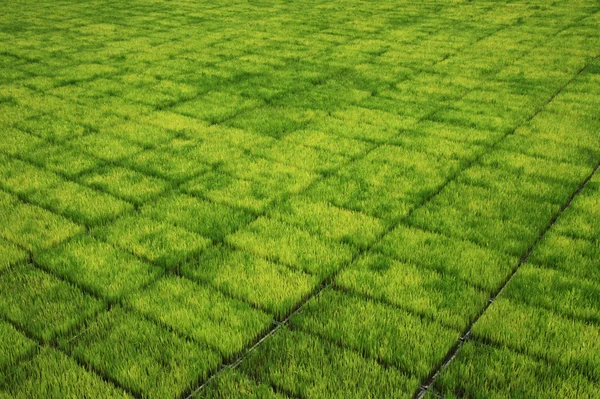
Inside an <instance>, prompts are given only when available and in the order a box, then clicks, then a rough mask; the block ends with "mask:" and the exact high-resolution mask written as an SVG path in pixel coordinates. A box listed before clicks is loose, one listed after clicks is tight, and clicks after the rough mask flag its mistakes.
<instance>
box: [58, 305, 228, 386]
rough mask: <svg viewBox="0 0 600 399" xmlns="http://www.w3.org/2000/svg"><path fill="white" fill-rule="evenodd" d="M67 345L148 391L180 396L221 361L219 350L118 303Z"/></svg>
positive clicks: (125, 381) (101, 368) (122, 381)
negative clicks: (181, 334)
mask: <svg viewBox="0 0 600 399" xmlns="http://www.w3.org/2000/svg"><path fill="white" fill-rule="evenodd" d="M63 346H64V347H65V348H66V349H67V350H68V351H69V353H72V355H73V356H74V357H76V358H78V359H80V360H81V361H83V362H85V363H88V364H90V365H92V366H93V367H94V369H96V370H99V371H101V372H102V373H106V374H107V375H109V376H110V377H111V378H112V379H114V380H116V381H118V382H119V384H121V385H122V386H124V387H127V388H128V389H129V390H131V391H133V392H135V393H137V394H138V395H140V396H144V397H150V396H151V397H176V396H178V395H181V394H182V393H183V392H184V391H186V390H189V389H191V388H192V387H193V385H194V384H195V383H196V382H197V381H198V379H200V378H204V377H205V376H206V375H207V374H208V373H209V372H210V371H212V370H214V369H215V368H216V367H217V365H218V364H219V361H220V358H219V356H218V355H217V354H216V353H215V352H213V351H211V350H209V349H206V348H204V347H202V346H200V345H197V344H195V343H193V342H190V341H187V340H184V339H182V338H180V337H179V336H177V335H175V334H174V333H172V332H169V331H168V330H166V329H164V328H161V327H159V326H157V325H155V324H153V323H151V322H149V321H147V320H145V319H143V318H141V317H140V316H137V315H136V314H134V313H128V312H126V311H124V310H123V309H121V308H118V307H117V308H114V309H112V310H111V311H109V312H107V313H104V314H102V315H101V316H100V317H98V318H97V319H96V320H95V321H93V322H91V323H89V324H88V325H87V326H86V329H85V331H84V333H83V334H81V335H79V336H77V337H76V338H75V339H74V340H71V341H65V342H64V343H63Z"/></svg>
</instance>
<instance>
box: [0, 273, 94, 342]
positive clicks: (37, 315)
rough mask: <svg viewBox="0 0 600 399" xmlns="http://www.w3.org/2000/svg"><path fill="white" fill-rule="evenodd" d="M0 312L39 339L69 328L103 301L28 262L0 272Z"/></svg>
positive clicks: (48, 338) (89, 314) (91, 313)
mask: <svg viewBox="0 0 600 399" xmlns="http://www.w3.org/2000/svg"><path fill="white" fill-rule="evenodd" d="M0 286H1V287H2V291H0V313H1V314H2V315H3V316H4V317H6V318H7V319H8V320H10V321H11V322H13V323H15V324H16V325H18V326H20V327H21V328H23V329H25V330H27V331H29V332H30V333H31V334H33V335H35V336H36V337H37V338H39V339H40V340H42V341H50V340H52V339H54V338H56V337H57V336H59V335H61V334H65V333H67V332H69V331H70V330H71V329H72V328H74V327H76V326H77V325H79V324H80V323H81V322H82V321H83V320H85V319H86V318H88V317H90V316H92V315H93V314H94V313H96V312H97V311H99V310H100V309H101V308H102V307H103V304H102V302H100V301H99V300H97V299H94V298H92V297H90V296H88V295H86V294H84V293H83V292H81V291H80V290H79V289H77V288H75V287H73V286H72V285H70V284H67V283H65V282H63V281H61V280H59V279H58V278H56V277H54V276H52V275H49V274H47V273H44V272H42V271H41V270H39V269H36V268H35V267H33V266H31V265H21V266H18V267H14V268H12V269H11V270H10V271H8V272H6V273H4V274H2V275H0Z"/></svg>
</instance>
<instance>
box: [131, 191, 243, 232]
mask: <svg viewBox="0 0 600 399" xmlns="http://www.w3.org/2000/svg"><path fill="white" fill-rule="evenodd" d="M141 212H142V215H144V216H149V217H152V218H154V219H157V220H164V221H166V222H169V223H172V224H174V225H176V226H181V227H184V228H186V229H188V230H190V231H193V232H196V233H199V234H201V235H203V236H205V237H210V238H212V239H213V240H217V241H219V240H222V239H223V238H224V237H225V236H226V235H227V234H229V233H231V232H233V231H235V230H237V229H238V228H240V227H241V226H244V225H246V224H247V223H249V222H250V221H251V220H252V216H251V215H249V214H248V213H246V212H244V211H242V210H240V209H235V208H231V207H228V206H226V205H221V204H216V203H213V202H210V201H205V200H201V199H198V198H194V197H191V196H188V195H180V194H175V195H172V196H167V197H163V198H161V199H160V200H159V201H157V202H156V203H153V204H148V205H146V206H144V207H143V208H142V211H141Z"/></svg>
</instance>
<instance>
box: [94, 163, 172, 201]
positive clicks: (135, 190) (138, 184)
mask: <svg viewBox="0 0 600 399" xmlns="http://www.w3.org/2000/svg"><path fill="white" fill-rule="evenodd" d="M83 182H85V183H86V184H89V185H90V186H93V187H97V188H98V189H100V190H103V191H106V192H108V193H111V194H113V195H116V196H117V197H120V198H123V199H125V200H127V201H131V202H133V203H135V204H141V203H144V202H145V201H148V200H149V199H152V198H154V197H156V196H157V195H159V194H160V193H161V192H163V191H164V190H166V189H167V187H168V183H166V182H164V181H163V180H160V179H157V178H155V177H150V176H146V175H144V174H142V173H139V172H135V171H133V170H129V169H125V168H109V169H105V170H100V171H99V172H95V173H93V174H91V175H88V176H86V177H84V178H83Z"/></svg>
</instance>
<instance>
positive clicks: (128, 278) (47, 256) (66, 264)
mask: <svg viewBox="0 0 600 399" xmlns="http://www.w3.org/2000/svg"><path fill="white" fill-rule="evenodd" d="M35 261H36V262H37V263H39V264H40V265H42V266H43V267H44V268H47V269H49V270H51V271H52V272H54V273H56V274H57V275H59V276H63V277H64V278H66V279H68V280H70V281H73V282H75V283H76V284H79V285H81V286H83V287H85V288H86V289H87V290H90V291H93V292H94V293H96V294H97V295H100V296H103V297H106V298H108V299H110V300H115V299H119V298H121V297H123V296H124V295H126V294H127V293H129V292H131V291H134V290H136V289H137V288H139V287H141V286H143V285H145V284H147V283H148V282H150V281H152V280H153V279H155V278H156V277H157V276H158V275H159V274H160V271H159V269H158V268H156V267H153V266H151V265H149V264H147V263H144V262H142V261H140V260H139V259H137V258H136V257H135V256H133V255H131V254H129V253H127V252H125V251H122V250H120V249H117V248H114V247H113V246H111V245H109V244H105V243H103V242H100V241H97V240H94V239H93V238H91V237H90V236H88V235H82V236H81V237H78V238H76V239H73V240H69V241H67V242H66V243H64V244H61V245H59V246H57V247H55V248H52V249H50V250H48V251H44V252H41V253H40V254H38V255H37V256H36V258H35Z"/></svg>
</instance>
